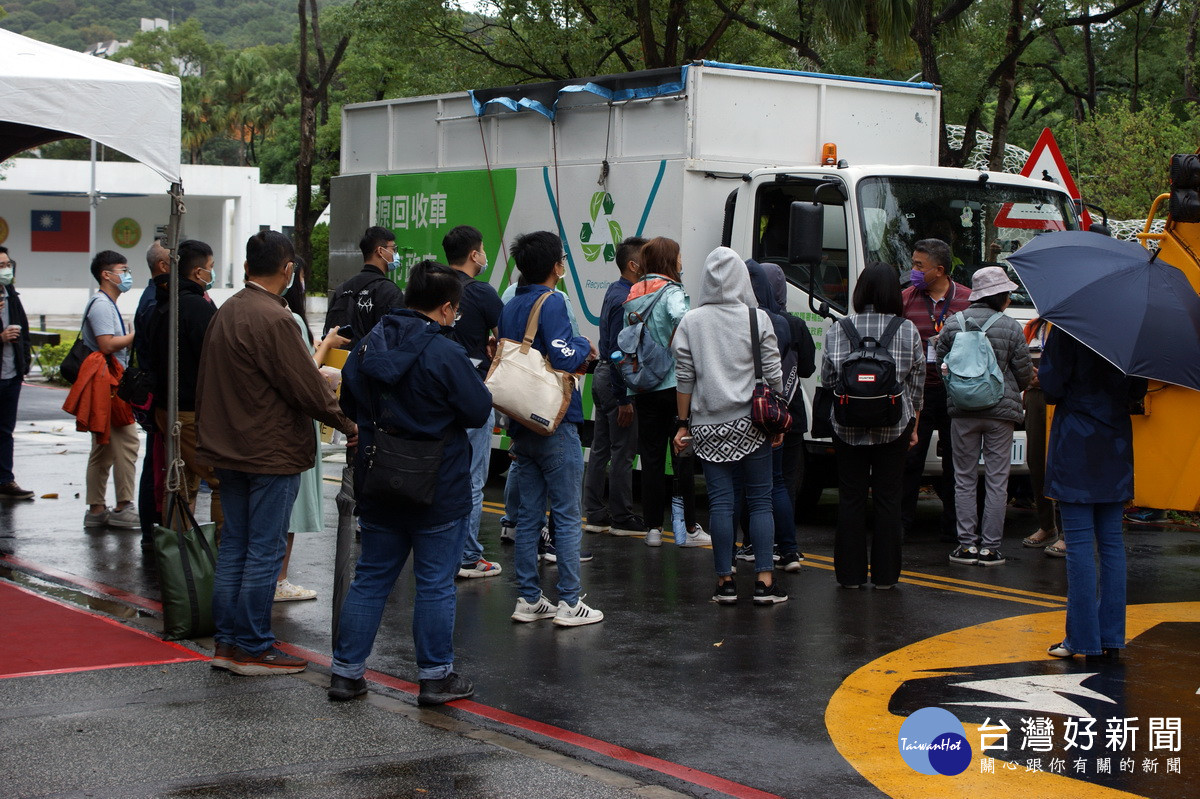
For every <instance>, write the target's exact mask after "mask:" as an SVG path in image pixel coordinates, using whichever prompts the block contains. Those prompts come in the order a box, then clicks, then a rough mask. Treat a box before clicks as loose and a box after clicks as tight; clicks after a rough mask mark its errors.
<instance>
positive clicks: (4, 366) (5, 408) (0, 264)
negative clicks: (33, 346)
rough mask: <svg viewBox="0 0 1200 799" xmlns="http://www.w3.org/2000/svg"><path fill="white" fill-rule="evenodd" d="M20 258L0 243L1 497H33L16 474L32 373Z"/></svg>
mask: <svg viewBox="0 0 1200 799" xmlns="http://www.w3.org/2000/svg"><path fill="white" fill-rule="evenodd" d="M16 266H17V262H16V261H14V260H12V259H11V258H9V257H8V248H7V247H0V499H33V492H32V491H26V490H25V489H24V488H21V487H20V486H19V485H17V481H16V478H14V477H13V430H15V429H16V427H17V403H18V402H19V401H20V399H21V381H22V380H24V379H25V375H27V374H28V373H29V364H30V362H31V358H30V353H31V350H30V346H29V320H28V319H27V318H26V317H25V309H24V308H23V307H22V306H21V297H20V295H19V294H17V287H16V286H14V285H13V273H14V272H15V270H16Z"/></svg>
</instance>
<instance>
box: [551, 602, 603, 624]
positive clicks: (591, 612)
mask: <svg viewBox="0 0 1200 799" xmlns="http://www.w3.org/2000/svg"><path fill="white" fill-rule="evenodd" d="M598 621H604V614H603V613H601V612H600V611H598V610H596V609H595V608H589V607H588V606H587V605H585V604H583V599H582V598H580V599H579V601H577V602H576V603H575V604H574V605H568V604H567V603H566V602H565V601H561V600H560V601H559V603H558V613H556V614H555V616H554V623H555V624H557V625H558V626H559V627H579V626H580V625H583V624H595V623H596V622H598Z"/></svg>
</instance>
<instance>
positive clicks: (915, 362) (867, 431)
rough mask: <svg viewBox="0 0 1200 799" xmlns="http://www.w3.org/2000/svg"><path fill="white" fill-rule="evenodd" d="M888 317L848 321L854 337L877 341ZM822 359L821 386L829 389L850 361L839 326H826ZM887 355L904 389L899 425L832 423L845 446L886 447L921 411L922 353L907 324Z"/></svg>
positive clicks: (870, 314)
mask: <svg viewBox="0 0 1200 799" xmlns="http://www.w3.org/2000/svg"><path fill="white" fill-rule="evenodd" d="M892 318H893V317H892V316H891V315H890V314H880V313H875V312H874V311H866V312H865V313H859V314H852V315H851V316H850V317H849V319H850V321H851V322H852V323H853V324H854V327H855V328H857V329H858V334H859V335H860V336H862V337H864V338H866V337H868V336H870V337H873V338H879V337H880V336H882V335H883V331H884V329H885V328H886V327H887V325H888V322H890V321H891V320H892ZM824 352H825V355H824V357H823V359H822V360H821V383H822V385H825V386H828V387H830V388H832V387H833V385H834V383H835V382H837V376H838V371H839V370H840V369H841V367H842V363H844V362H845V360H846V359H847V358H848V357H850V353H851V352H852V349H851V347H850V339H848V338H846V333H845V331H844V330H842V326H841V325H840V324H834V325H832V326H830V328H829V332H827V333H826V334H825V349H824ZM888 352H890V353H891V354H892V358H893V359H894V360H895V361H896V378H897V379H898V380H899V381H900V385H901V386H902V387H903V389H904V413H903V414H902V415H901V416H900V421H899V422H897V423H896V424H894V425H892V426H890V427H843V426H842V425H840V424H838V423H837V421H834V422H833V432H834V433H836V434H837V437H838V438H840V439H841V440H842V441H845V442H846V443H847V444H886V443H888V442H889V441H895V440H896V438H897V437H898V436H899V435H900V434H901V433H903V432H904V428H906V427H908V423H909V422H911V421H912V418H913V416H914V414H916V413H917V412H918V411H920V410H921V404H922V401H923V400H924V397H925V350H924V348H923V347H922V346H921V334H920V333H918V332H917V328H916V326H915V325H914V324H913V323H912V322H911V321H909V320H907V319H906V320H905V321H904V324H902V325H900V328H899V329H898V330H897V331H896V335H895V336H894V337H893V338H892V342H891V344H889V345H888Z"/></svg>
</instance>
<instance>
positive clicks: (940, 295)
mask: <svg viewBox="0 0 1200 799" xmlns="http://www.w3.org/2000/svg"><path fill="white" fill-rule="evenodd" d="M952 259H953V255H952V254H951V252H950V245H948V244H947V243H946V242H944V241H941V240H940V239H921V240H920V241H918V242H917V243H916V244H915V245H913V254H912V271H911V272H909V279H910V282H911V285H909V287H908V288H906V289H905V290H904V293H903V299H904V316H905V318H906V319H909V320H911V321H912V323H913V324H914V325H916V326H917V332H919V333H920V334H921V347H922V349H923V351H924V352H925V401H924V407H922V409H921V416H920V419H919V420H918V422H917V445H916V446H915V447H913V448H911V449H910V450H909V451H908V457H907V460H906V461H905V463H904V493H903V494H902V496H901V500H900V517H901V522H902V523H903V525H904V532H905V534H907V533H908V532H910V531H911V530H912V528H913V525H914V524H915V523H916V518H917V495H918V494H919V493H920V491H921V474H922V472H924V470H925V457H926V455H927V454H928V452H929V442H930V439H932V438H933V431H934V430H936V431H937V434H938V439H939V441H940V442H941V444H940V446H941V449H942V479H941V481H940V482H939V483H938V496H940V497H941V500H942V521H941V532H942V538H943V539H945V540H947V541H955V540H957V535H956V530H957V520H956V517H955V510H954V459H953V457H952V453H951V448H950V413H949V411H948V410H947V406H946V386H945V384H943V383H942V375H941V372H939V371H938V364H937V351H936V348H937V337H938V334H939V333H941V332H942V326H943V325H945V323H946V320H947V319H949V318H950V317H952V316H954V314H956V313H958V312H959V311H963V310H966V308H967V306H968V305H970V304H971V300H970V296H971V290H970V289H969V288H967V287H966V286H964V285H962V284H961V283H956V282H954V280H952V279H951V278H950V269H951V265H952V263H953V260H952Z"/></svg>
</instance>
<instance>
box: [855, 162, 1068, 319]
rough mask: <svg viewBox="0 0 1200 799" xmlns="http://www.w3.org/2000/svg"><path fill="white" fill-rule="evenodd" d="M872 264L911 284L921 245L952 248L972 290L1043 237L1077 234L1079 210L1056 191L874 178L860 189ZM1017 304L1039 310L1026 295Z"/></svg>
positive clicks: (961, 277)
mask: <svg viewBox="0 0 1200 799" xmlns="http://www.w3.org/2000/svg"><path fill="white" fill-rule="evenodd" d="M858 197H859V208H860V209H861V211H860V213H861V215H862V219H861V223H862V241H863V246H864V249H865V256H866V262H867V263H869V262H871V261H883V262H884V263H887V264H892V265H893V266H895V267H896V268H897V269H898V270H899V272H900V275H901V277H902V279H904V280H905V281H907V279H908V270H909V269H910V268H911V267H912V257H911V256H912V248H913V245H914V244H915V243H916V242H917V241H919V240H921V239H941V240H942V241H944V242H946V243H947V244H949V245H950V251H951V253H952V254H953V263H952V265H951V269H950V276H951V277H952V278H953V279H954V280H956V281H958V282H959V283H961V284H963V285H964V286H970V285H971V277H972V275H974V274H975V270H976V269H978V268H979V267H981V266H1003V267H1005V269H1006V270H1007V272H1008V275H1009V277H1010V278H1011V279H1012V280H1013V281H1015V282H1017V283H1018V284H1020V282H1021V281H1020V279H1019V278H1018V277H1017V273H1016V272H1015V271H1014V270H1013V269H1012V267H1010V266H1008V256H1010V255H1012V253H1014V252H1016V250H1017V249H1018V248H1019V247H1020V246H1021V245H1022V244H1024V243H1025V242H1027V241H1029V240H1030V239H1032V238H1033V237H1034V236H1036V235H1038V234H1039V233H1045V232H1047V231H1051V230H1076V229H1077V228H1078V223H1077V222H1076V215H1075V209H1074V208H1073V207H1072V206H1071V205H1070V200H1069V199H1068V198H1067V197H1066V195H1064V194H1062V193H1061V192H1058V191H1054V190H1052V189H1047V190H1041V189H1037V188H1027V187H1024V186H1003V185H1000V184H998V183H980V182H979V181H965V180H964V181H958V180H931V179H927V178H868V179H865V180H863V181H861V182H860V183H859V185H858ZM1012 306H1013V307H1016V308H1032V307H1033V303H1032V302H1030V299H1029V294H1028V293H1027V292H1026V291H1025V290H1024V287H1022V289H1021V290H1020V291H1014V292H1013V293H1012Z"/></svg>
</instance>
